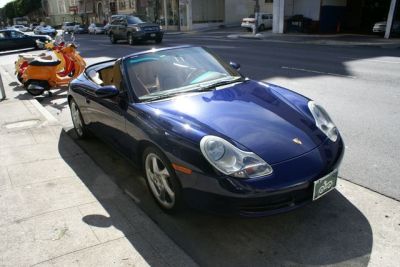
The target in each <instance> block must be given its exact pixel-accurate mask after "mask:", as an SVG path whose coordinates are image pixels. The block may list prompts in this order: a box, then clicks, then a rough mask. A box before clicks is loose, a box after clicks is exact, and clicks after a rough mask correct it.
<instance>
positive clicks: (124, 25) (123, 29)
mask: <svg viewBox="0 0 400 267" xmlns="http://www.w3.org/2000/svg"><path fill="white" fill-rule="evenodd" d="M127 29H128V21H127V20H126V18H122V19H121V20H120V23H119V25H118V38H119V39H126V34H127Z"/></svg>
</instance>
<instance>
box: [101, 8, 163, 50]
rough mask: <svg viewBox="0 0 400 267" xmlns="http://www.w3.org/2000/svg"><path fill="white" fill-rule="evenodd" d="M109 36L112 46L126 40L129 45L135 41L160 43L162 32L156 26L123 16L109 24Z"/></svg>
mask: <svg viewBox="0 0 400 267" xmlns="http://www.w3.org/2000/svg"><path fill="white" fill-rule="evenodd" d="M109 36H110V41H111V43H113V44H115V43H116V42H117V41H118V40H128V43H129V44H130V45H133V44H134V43H135V42H136V41H147V40H154V41H155V42H156V43H161V42H162V39H163V36H164V31H163V30H162V28H161V27H160V25H158V24H155V23H151V22H144V21H142V20H141V19H140V18H138V17H135V16H130V15H123V16H118V17H117V18H116V19H115V20H113V21H112V22H111V26H110V30H109Z"/></svg>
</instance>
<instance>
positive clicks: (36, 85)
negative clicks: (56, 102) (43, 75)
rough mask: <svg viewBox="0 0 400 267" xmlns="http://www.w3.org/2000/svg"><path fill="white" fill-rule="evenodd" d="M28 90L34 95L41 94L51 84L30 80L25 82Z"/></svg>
mask: <svg viewBox="0 0 400 267" xmlns="http://www.w3.org/2000/svg"><path fill="white" fill-rule="evenodd" d="M24 87H25V89H26V91H28V93H29V94H31V95H33V96H39V95H41V94H43V92H44V91H46V90H48V89H49V88H48V87H49V86H48V84H47V83H44V82H36V81H28V82H27V83H25V84H24Z"/></svg>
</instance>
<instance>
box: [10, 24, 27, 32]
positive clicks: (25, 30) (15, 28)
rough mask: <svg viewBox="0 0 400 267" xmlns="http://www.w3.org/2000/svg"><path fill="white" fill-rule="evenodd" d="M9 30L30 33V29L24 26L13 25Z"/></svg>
mask: <svg viewBox="0 0 400 267" xmlns="http://www.w3.org/2000/svg"><path fill="white" fill-rule="evenodd" d="M9 29H10V30H18V31H21V32H27V31H29V28H28V27H25V26H24V25H13V26H11V27H10V28H9Z"/></svg>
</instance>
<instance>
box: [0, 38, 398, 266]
mask: <svg viewBox="0 0 400 267" xmlns="http://www.w3.org/2000/svg"><path fill="white" fill-rule="evenodd" d="M229 33H230V31H216V32H204V33H198V34H184V35H168V36H166V37H165V39H164V42H163V43H162V44H161V45H160V46H161V47H162V46H174V45H180V44H194V45H203V46H207V47H209V48H210V49H212V50H213V51H215V52H216V53H217V54H219V55H220V56H221V57H222V58H224V59H225V60H227V61H229V60H232V61H235V62H238V63H240V64H241V66H242V68H241V71H242V73H243V74H244V75H246V76H248V77H250V78H253V79H258V80H263V81H266V82H271V83H275V84H278V85H281V86H284V87H287V88H289V89H292V90H294V91H296V92H299V93H301V94H304V95H306V96H308V97H310V98H312V99H314V100H315V101H317V102H318V103H320V104H322V105H323V106H324V107H325V108H326V109H327V110H328V111H329V112H330V114H331V117H332V118H333V120H334V121H335V122H336V124H337V126H338V127H339V129H340V131H341V134H342V135H343V138H344V140H345V143H346V154H345V158H344V161H343V164H342V167H341V169H340V176H341V178H343V179H346V180H349V181H351V182H354V183H357V184H360V185H362V186H364V187H367V188H370V189H372V190H374V191H377V192H379V193H381V194H384V195H386V196H389V197H392V198H395V199H397V200H400V185H399V182H400V179H399V173H400V166H399V164H398V161H399V159H400V143H399V142H398V141H397V140H398V132H399V130H400V106H399V103H400V80H399V78H400V50H399V49H383V48H378V47H341V46H322V45H304V44H287V43H276V42H268V41H260V40H244V39H235V40H232V39H227V38H226V35H228V34H229ZM76 40H77V42H78V43H79V44H80V47H79V51H81V54H82V56H83V57H84V58H85V59H86V60H87V62H88V64H90V63H93V62H97V61H100V60H105V59H109V58H115V57H120V56H124V55H127V54H129V53H133V52H136V51H141V50H145V49H151V48H153V47H158V46H156V45H154V43H150V42H149V43H147V44H140V45H136V46H129V45H128V44H126V43H120V44H117V45H112V44H111V43H110V42H109V41H108V39H107V37H106V36H89V35H80V36H79V35H78V36H77V39H76ZM14 58H15V54H8V55H2V56H0V64H1V65H4V66H5V67H7V69H8V70H9V72H12V67H13V66H12V62H13V60H14ZM15 93H16V94H18V95H19V96H18V97H20V98H24V97H26V95H25V93H24V91H23V90H21V88H20V87H18V86H15ZM38 100H39V101H40V102H41V103H42V104H43V105H44V106H45V107H46V108H47V109H48V110H49V111H50V112H51V113H52V114H53V115H55V116H56V117H57V118H58V119H59V120H60V121H61V122H62V123H63V125H65V126H66V127H71V125H72V123H71V120H70V115H69V110H68V106H67V103H66V98H65V91H64V90H55V91H54V95H53V97H51V98H50V97H39V98H38ZM68 133H69V134H71V135H74V133H73V131H69V132H68ZM78 142H79V144H80V145H81V146H82V147H83V148H84V150H85V151H86V152H87V153H88V154H89V155H90V156H91V157H92V158H93V159H94V160H95V162H97V164H99V166H101V167H102V168H103V169H104V170H105V171H106V172H107V173H108V174H109V175H110V177H112V179H114V181H115V182H116V183H117V184H119V185H120V187H121V188H122V189H123V190H124V191H126V192H127V194H129V195H130V196H131V197H132V198H133V199H134V200H135V201H136V202H137V203H138V204H139V205H140V206H141V207H142V208H143V210H144V211H145V212H146V213H147V214H148V215H149V216H150V217H151V218H152V219H153V220H154V221H155V222H157V223H158V224H159V225H160V227H161V228H162V229H163V230H164V231H165V232H166V233H167V234H168V235H169V236H171V237H172V238H173V239H174V240H175V241H176V242H177V243H178V244H179V245H180V246H181V247H182V248H184V249H185V250H186V251H187V252H188V253H189V255H190V256H192V257H193V258H194V259H195V260H196V261H197V262H199V263H200V264H201V265H222V264H224V265H232V266H243V265H249V262H251V265H254V266H257V265H264V266H266V265H274V264H278V265H281V264H288V265H290V264H305V265H323V264H343V262H346V261H349V260H351V259H357V261H356V262H352V263H353V264H356V265H365V264H366V263H367V262H368V256H366V255H368V253H369V252H370V250H371V244H372V240H371V239H370V238H371V235H370V233H371V228H370V226H369V224H368V222H367V221H366V220H365V218H364V216H363V215H362V214H361V213H360V212H359V211H357V209H356V208H355V207H354V206H353V205H352V204H351V203H350V202H349V201H347V200H346V199H345V198H343V196H342V195H341V194H340V193H337V192H334V193H332V194H329V195H327V196H326V197H325V198H323V199H321V201H318V202H316V203H312V204H311V205H309V206H307V207H305V208H303V209H300V210H296V211H294V212H291V213H289V214H283V215H279V216H274V217H270V218H264V219H258V220H242V219H238V218H232V219H226V218H220V217H218V216H212V215H208V214H203V213H199V212H194V211H186V212H184V213H182V214H179V215H178V216H176V217H171V216H167V215H165V214H163V213H162V212H161V211H160V210H159V209H158V207H157V206H156V205H155V204H154V202H153V201H152V200H151V198H150V196H149V193H148V192H147V189H146V187H145V184H144V180H143V178H139V179H133V177H141V174H140V173H139V172H138V170H136V169H135V168H133V167H132V166H131V164H130V163H129V162H127V161H126V160H125V159H123V158H121V157H120V156H119V155H118V154H117V153H115V152H114V151H112V150H111V149H110V148H109V147H107V146H105V145H104V144H102V143H101V142H100V141H99V140H97V139H90V140H88V141H78ZM327 207H329V208H327ZM349 221H351V222H352V223H351V224H349V223H348V222H349ZM294 225H295V226H294ZM327 225H330V226H329V227H326V226H327ZM193 240H196V242H193ZM210 240H213V241H214V242H210ZM344 244H345V245H344ZM311 251H312V255H313V256H312V257H308V256H305V255H309V254H310V252H311ZM272 259H273V260H272Z"/></svg>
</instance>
